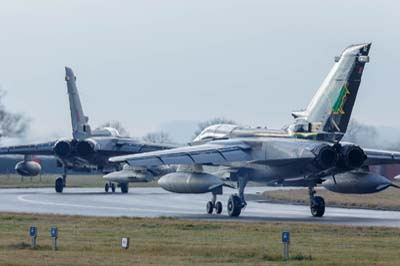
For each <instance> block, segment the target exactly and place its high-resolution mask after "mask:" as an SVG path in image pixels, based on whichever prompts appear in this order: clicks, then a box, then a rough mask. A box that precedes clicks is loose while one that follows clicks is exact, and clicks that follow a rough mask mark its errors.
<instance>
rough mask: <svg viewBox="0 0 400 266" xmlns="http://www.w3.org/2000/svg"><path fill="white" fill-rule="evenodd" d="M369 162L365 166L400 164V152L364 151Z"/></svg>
mask: <svg viewBox="0 0 400 266" xmlns="http://www.w3.org/2000/svg"><path fill="white" fill-rule="evenodd" d="M364 152H365V154H366V155H367V160H366V161H365V162H364V165H382V164H400V152H396V151H384V150H373V149H364Z"/></svg>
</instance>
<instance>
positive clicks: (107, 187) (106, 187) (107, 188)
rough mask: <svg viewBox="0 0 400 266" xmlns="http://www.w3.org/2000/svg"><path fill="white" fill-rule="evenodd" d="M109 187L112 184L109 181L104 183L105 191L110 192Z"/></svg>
mask: <svg viewBox="0 0 400 266" xmlns="http://www.w3.org/2000/svg"><path fill="white" fill-rule="evenodd" d="M109 189H110V185H109V184H108V183H106V184H105V185H104V190H105V192H108V190H109Z"/></svg>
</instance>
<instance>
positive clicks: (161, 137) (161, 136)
mask: <svg viewBox="0 0 400 266" xmlns="http://www.w3.org/2000/svg"><path fill="white" fill-rule="evenodd" d="M143 141H146V142H150V143H159V144H171V143H173V140H172V138H171V136H170V135H169V134H168V133H166V132H163V131H160V132H151V133H148V134H146V135H145V136H144V137H143Z"/></svg>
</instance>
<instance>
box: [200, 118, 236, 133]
mask: <svg viewBox="0 0 400 266" xmlns="http://www.w3.org/2000/svg"><path fill="white" fill-rule="evenodd" d="M217 124H236V122H235V121H233V120H230V119H226V118H223V117H216V118H212V119H209V120H207V121H203V122H200V123H199V124H198V126H197V129H196V131H195V132H194V137H197V136H198V135H199V134H200V133H201V132H202V131H203V130H204V129H205V128H207V127H209V126H212V125H217Z"/></svg>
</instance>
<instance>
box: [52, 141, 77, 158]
mask: <svg viewBox="0 0 400 266" xmlns="http://www.w3.org/2000/svg"><path fill="white" fill-rule="evenodd" d="M53 150H54V153H55V154H56V155H57V156H59V157H67V156H68V155H70V154H71V150H72V149H71V143H70V142H69V141H65V140H60V141H58V142H57V143H56V145H54V148H53Z"/></svg>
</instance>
